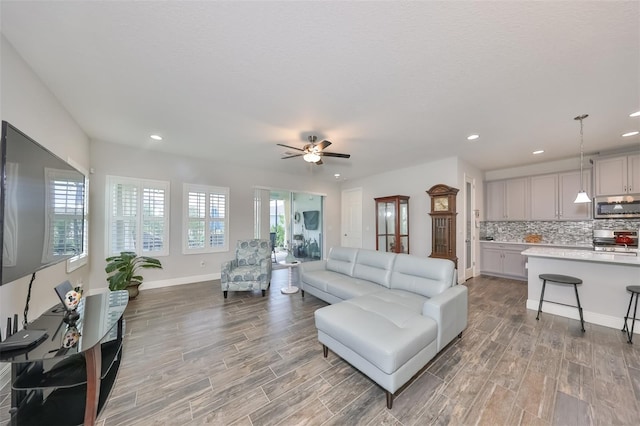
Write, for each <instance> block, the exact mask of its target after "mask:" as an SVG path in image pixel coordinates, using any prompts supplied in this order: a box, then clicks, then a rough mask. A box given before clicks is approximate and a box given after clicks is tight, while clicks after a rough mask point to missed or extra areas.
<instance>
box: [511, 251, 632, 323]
mask: <svg viewBox="0 0 640 426" xmlns="http://www.w3.org/2000/svg"><path fill="white" fill-rule="evenodd" d="M522 255H523V256H526V257H527V271H528V272H527V277H528V279H527V283H528V297H527V309H531V310H534V311H537V310H538V304H539V302H540V292H541V290H542V280H540V278H539V275H540V274H561V275H570V276H573V277H576V278H580V279H581V280H582V284H581V285H579V286H578V292H579V293H580V303H581V304H582V309H583V313H584V320H585V322H587V323H592V324H599V325H603V326H605V327H612V328H618V329H622V326H623V324H624V320H623V318H624V316H625V314H626V312H627V307H628V306H629V297H630V293H628V292H627V291H626V287H627V286H629V285H638V284H639V283H640V257H638V256H635V255H630V254H613V253H603V252H595V251H588V250H573V249H561V248H549V247H532V248H528V249H527V250H524V251H523V252H522ZM544 298H545V300H551V301H555V302H559V303H565V304H567V305H575V304H576V296H575V293H574V291H573V286H566V285H558V284H552V283H549V284H548V285H547V288H546V291H545V297H544ZM542 312H543V314H542V315H544V313H551V314H555V315H560V316H563V317H566V318H573V319H576V320H579V319H580V317H579V315H578V309H577V308H574V307H571V306H563V305H557V304H554V303H547V302H544V304H543V305H542ZM636 333H640V327H636Z"/></svg>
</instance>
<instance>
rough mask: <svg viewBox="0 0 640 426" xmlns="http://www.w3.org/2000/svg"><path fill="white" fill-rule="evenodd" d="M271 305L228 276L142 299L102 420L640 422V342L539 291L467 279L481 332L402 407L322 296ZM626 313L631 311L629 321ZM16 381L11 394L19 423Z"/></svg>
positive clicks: (428, 373) (472, 325)
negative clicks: (359, 366) (346, 355)
mask: <svg viewBox="0 0 640 426" xmlns="http://www.w3.org/2000/svg"><path fill="white" fill-rule="evenodd" d="M286 280H287V270H276V271H274V276H273V280H272V285H271V289H270V290H269V291H268V292H267V296H266V297H264V298H263V297H262V296H261V293H260V292H255V293H248V292H237V293H233V292H231V293H230V294H229V297H228V299H226V300H225V299H223V297H222V292H221V290H220V284H219V282H217V281H214V282H205V283H197V284H190V285H184V286H178V287H171V288H164V289H156V290H148V291H143V292H141V294H140V296H139V297H138V299H137V300H134V301H132V302H131V303H130V305H129V307H128V308H127V312H126V315H125V317H126V320H127V324H126V331H127V336H126V340H125V348H124V357H123V361H122V367H121V370H120V373H119V376H118V380H117V383H116V386H115V388H114V391H113V393H112V394H111V397H110V400H109V402H108V405H107V407H106V409H105V410H104V411H103V413H102V414H101V416H100V418H99V425H100V426H111V425H201V424H218V425H430V424H434V425H446V424H451V425H475V424H481V425H589V424H595V425H610V424H619V425H637V424H640V335H636V339H637V341H636V343H635V344H633V345H629V344H627V343H626V340H625V338H624V334H623V333H621V332H620V330H614V329H610V328H605V327H600V326H594V325H591V324H586V330H587V331H586V333H584V334H583V333H582V332H581V331H580V324H579V322H578V321H574V320H569V319H565V318H561V317H557V316H554V315H551V314H546V313H543V314H542V317H541V320H540V321H536V319H535V312H531V311H527V310H526V309H525V301H526V295H527V286H526V283H522V282H518V281H512V280H506V279H499V278H489V277H478V278H474V279H472V280H469V281H467V286H468V287H469V326H468V328H467V330H465V332H464V333H463V337H462V338H461V339H457V340H456V341H455V342H454V343H453V344H451V345H450V346H449V347H448V348H446V349H445V350H444V351H443V352H442V353H441V354H440V355H439V356H438V357H437V358H436V359H435V360H434V361H432V362H431V363H430V364H429V365H428V367H427V368H426V369H425V370H424V371H423V372H422V374H421V375H420V376H419V377H417V378H416V379H415V380H414V381H413V382H412V383H411V385H410V386H408V387H407V388H406V389H404V391H403V392H402V393H400V395H398V396H397V398H396V399H395V401H394V405H393V409H391V410H388V409H387V408H386V403H385V401H386V400H385V393H384V391H383V390H382V389H381V388H379V387H378V386H377V385H376V384H375V383H373V382H371V380H369V379H368V378H367V377H365V376H364V375H362V374H361V373H359V372H358V371H357V370H355V369H354V368H353V367H351V366H350V365H349V364H347V363H345V362H344V361H342V360H341V359H340V358H338V357H337V356H336V355H334V354H332V353H331V352H330V354H329V357H328V358H326V359H325V358H323V356H322V347H321V345H320V344H319V343H318V341H317V335H316V329H315V325H314V319H313V312H314V311H315V310H316V309H318V308H320V307H322V306H325V305H326V304H325V303H324V302H322V301H320V300H318V299H316V298H314V297H313V296H310V295H306V296H305V298H304V299H302V298H301V296H300V294H299V293H298V294H294V295H284V294H281V293H280V291H279V290H280V287H283V286H285V285H286ZM625 311H626V306H621V307H620V314H621V316H622V315H623V314H624V312H625ZM8 393H9V390H8V387H7V386H5V388H4V389H2V390H1V391H0V408H2V415H0V420H2V422H3V423H4V422H5V421H6V420H7V417H6V416H7V413H6V411H7V410H8V405H9V404H8V401H7V395H8Z"/></svg>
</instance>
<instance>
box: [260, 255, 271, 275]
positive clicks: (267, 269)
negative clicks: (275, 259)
mask: <svg viewBox="0 0 640 426" xmlns="http://www.w3.org/2000/svg"><path fill="white" fill-rule="evenodd" d="M258 266H259V267H260V273H261V274H267V275H268V276H271V269H272V268H273V264H272V261H271V257H269V258H268V259H260V263H259V264H258Z"/></svg>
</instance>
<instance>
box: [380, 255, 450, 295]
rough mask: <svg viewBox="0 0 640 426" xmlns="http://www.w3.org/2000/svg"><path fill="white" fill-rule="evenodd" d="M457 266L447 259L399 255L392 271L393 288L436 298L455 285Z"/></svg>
mask: <svg viewBox="0 0 640 426" xmlns="http://www.w3.org/2000/svg"><path fill="white" fill-rule="evenodd" d="M454 277H455V264H454V263H453V262H452V261H450V260H447V259H434V258H430V257H417V256H411V255H408V254H398V255H397V257H396V260H395V262H394V264H393V270H392V271H391V281H390V283H391V286H390V287H391V288H393V289H398V290H406V291H411V292H413V293H418V294H421V295H422V296H426V297H429V298H431V297H434V296H437V295H438V294H440V293H442V292H443V291H445V290H446V289H447V288H449V287H451V286H452V285H453V284H454V280H455V278H454Z"/></svg>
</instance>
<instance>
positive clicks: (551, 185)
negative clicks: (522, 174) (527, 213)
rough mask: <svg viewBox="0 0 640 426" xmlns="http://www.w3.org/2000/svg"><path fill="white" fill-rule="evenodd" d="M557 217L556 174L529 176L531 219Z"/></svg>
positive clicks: (552, 218) (551, 218)
mask: <svg viewBox="0 0 640 426" xmlns="http://www.w3.org/2000/svg"><path fill="white" fill-rule="evenodd" d="M557 218H558V175H557V174H553V175H542V176H532V177H531V219H534V220H554V219H557Z"/></svg>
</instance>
